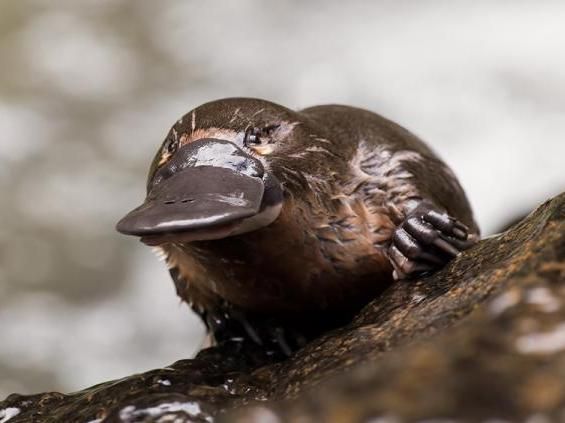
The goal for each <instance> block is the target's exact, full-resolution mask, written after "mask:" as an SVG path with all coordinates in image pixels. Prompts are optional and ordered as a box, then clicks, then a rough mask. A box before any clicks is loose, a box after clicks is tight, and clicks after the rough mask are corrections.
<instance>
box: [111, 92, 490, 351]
mask: <svg viewBox="0 0 565 423" xmlns="http://www.w3.org/2000/svg"><path fill="white" fill-rule="evenodd" d="M117 229H118V231H120V232H122V233H124V234H128V235H135V236H138V237H140V238H141V241H142V242H144V243H146V244H148V245H150V246H154V247H157V248H158V249H160V250H161V251H162V252H163V253H164V255H165V257H166V261H167V264H168V267H169V269H170V273H171V275H172V277H173V280H174V282H175V286H176V290H177V293H178V295H179V296H180V297H181V298H182V299H183V300H184V301H186V302H187V303H188V304H189V305H190V306H191V307H192V308H193V309H194V311H196V313H198V314H199V315H200V316H201V317H202V319H203V320H204V322H205V323H206V325H207V327H208V329H209V331H210V333H211V335H212V338H213V339H214V340H215V342H217V343H218V342H222V341H224V340H228V339H231V340H233V339H238V340H242V341H252V342H256V343H259V344H261V345H264V346H265V347H268V348H277V347H280V348H281V349H282V350H283V351H284V352H286V353H290V351H292V350H293V349H295V348H297V347H299V346H301V345H302V344H303V343H304V342H306V341H307V340H308V339H310V338H311V337H313V336H316V335H317V334H319V333H321V332H323V331H325V330H327V329H329V328H332V327H335V326H337V325H339V324H341V323H343V322H346V321H347V320H348V319H349V318H351V316H352V315H353V313H355V312H356V311H358V310H360V308H362V307H363V306H364V305H366V304H367V303H368V302H369V301H370V300H372V299H374V298H375V297H377V296H378V295H379V293H381V292H382V291H383V290H384V289H385V288H387V287H388V286H389V285H390V284H392V283H394V282H395V281H396V280H399V279H410V278H414V277H417V276H420V275H424V274H426V273H430V272H433V271H435V270H437V269H440V268H441V267H442V266H444V265H445V264H446V263H447V262H448V261H449V260H450V259H452V258H453V257H454V256H456V255H457V254H458V253H459V252H460V251H462V250H464V249H466V248H468V247H470V246H471V245H472V244H473V243H474V242H476V241H477V240H478V237H479V229H478V226H477V224H476V223H475V221H474V219H473V214H472V210H471V207H470V205H469V201H468V200H467V198H466V196H465V193H464V191H463V189H462V187H461V185H460V184H459V182H458V181H457V178H456V176H455V175H454V173H453V172H452V171H451V170H450V169H449V167H448V166H447V165H446V164H445V163H444V162H443V161H442V160H440V159H439V158H438V157H437V156H436V154H435V153H434V152H433V151H432V150H431V149H430V148H429V147H428V146H427V145H426V144H424V143H423V142H422V141H421V140H420V139H419V138H418V137H416V136H415V135H413V134H412V133H410V132H409V131H408V130H406V129H404V128H403V127H401V126H399V125H397V124H395V123H394V122H392V121H390V120H388V119H386V118H384V117H382V116H380V115H378V114H376V113H372V112H370V111H367V110H363V109H360V108H355V107H349V106H342V105H323V106H315V107H310V108H307V109H303V110H299V111H293V110H291V109H288V108H286V107H283V106H281V105H278V104H275V103H272V102H269V101H265V100H259V99H253V98H227V99H222V100H217V101H212V102H209V103H206V104H203V105H201V106H199V107H197V108H196V109H194V110H192V111H190V112H188V113H187V114H186V115H184V116H183V117H182V118H181V119H180V120H178V121H177V122H176V123H175V124H174V125H173V127H172V128H171V129H170V131H169V133H168V134H167V136H166V138H165V140H164V142H163V144H162V146H161V148H160V149H159V151H158V152H157V155H156V156H155V158H154V160H153V162H152V164H151V167H150V170H149V176H148V181H147V197H146V199H145V202H144V203H143V204H142V205H141V206H139V207H138V208H136V209H134V210H133V211H131V212H130V213H129V214H127V215H126V216H125V217H124V218H123V219H122V220H121V221H120V222H119V223H118V225H117Z"/></svg>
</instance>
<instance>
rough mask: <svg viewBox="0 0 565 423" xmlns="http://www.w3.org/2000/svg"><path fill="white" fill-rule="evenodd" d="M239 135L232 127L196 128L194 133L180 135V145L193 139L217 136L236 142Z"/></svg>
mask: <svg viewBox="0 0 565 423" xmlns="http://www.w3.org/2000/svg"><path fill="white" fill-rule="evenodd" d="M237 137H238V132H237V131H233V130H231V129H224V128H203V129H195V130H193V131H192V133H190V134H187V133H184V134H182V135H181V137H180V145H181V146H182V145H186V144H188V143H191V142H193V141H196V140H199V139H202V138H217V139H221V140H226V141H231V142H235V141H236V139H237Z"/></svg>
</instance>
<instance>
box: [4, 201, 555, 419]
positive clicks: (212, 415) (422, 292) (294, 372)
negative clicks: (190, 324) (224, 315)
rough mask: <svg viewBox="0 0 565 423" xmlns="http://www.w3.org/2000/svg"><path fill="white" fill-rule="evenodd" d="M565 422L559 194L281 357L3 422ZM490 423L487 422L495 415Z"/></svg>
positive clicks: (250, 354)
mask: <svg viewBox="0 0 565 423" xmlns="http://www.w3.org/2000/svg"><path fill="white" fill-rule="evenodd" d="M214 419H217V420H221V421H230V422H232V421H241V422H279V421H300V422H319V421H326V422H364V421H367V422H369V421H373V422H377V421H378V422H383V421H386V422H401V421H419V420H424V419H448V420H449V421H470V420H471V421H478V420H489V419H499V420H501V419H505V420H512V421H514V420H520V421H524V420H528V421H535V422H545V421H559V420H565V194H561V195H560V196H558V197H556V198H555V199H553V200H551V201H548V202H547V203H545V204H543V205H542V206H540V207H539V208H538V209H537V210H536V211H535V212H534V213H532V214H531V215H530V216H528V217H527V218H526V219H524V220H523V221H522V222H521V223H519V224H518V225H516V226H514V227H513V228H512V229H510V230H509V231H507V232H505V233H503V234H501V235H498V236H495V237H491V238H489V239H485V240H483V241H481V242H480V243H479V244H478V245H476V246H475V247H473V248H472V249H470V250H468V251H467V252H465V253H464V254H462V255H460V256H459V257H458V258H457V259H456V260H454V261H453V262H452V263H450V265H449V266H447V267H446V268H445V269H443V270H442V271H440V272H438V273H436V274H434V275H433V276H431V277H428V278H425V279H422V280H418V281H412V282H405V283H398V284H396V285H394V286H393V287H391V288H390V289H389V290H388V291H386V292H385V293H384V294H383V295H382V296H381V297H379V298H377V299H375V300H374V301H373V302H372V303H371V304H369V305H368V306H367V307H366V308H365V309H363V310H362V311H361V312H360V313H359V315H358V316H357V317H356V319H355V320H354V321H353V322H352V323H351V324H350V325H348V326H347V327H344V328H341V329H339V330H336V331H334V332H331V333H328V334H327V335H325V336H323V337H321V338H319V339H317V340H315V341H313V342H312V343H310V344H309V345H307V346H306V347H305V348H304V349H302V350H301V351H299V352H297V353H296V354H295V355H294V356H293V357H291V358H289V359H287V360H284V361H280V360H279V359H278V358H277V357H273V356H266V355H264V354H262V353H261V351H258V350H256V349H255V348H254V347H253V346H251V345H238V344H235V343H234V344H224V345H221V346H218V347H215V348H210V349H207V350H204V351H202V352H201V353H200V354H199V355H198V356H197V357H196V358H195V359H193V360H182V361H179V362H177V363H175V364H173V365H172V366H170V367H166V368H163V369H158V370H153V371H149V372H147V373H144V374H140V375H133V376H130V377H128V378H125V379H122V380H118V381H112V382H106V383H103V384H100V385H96V386H93V387H91V388H88V389H85V390H83V391H79V392H75V393H71V394H60V393H44V394H38V395H31V396H21V395H16V394H13V395H11V396H9V397H8V398H7V399H6V400H4V401H3V402H0V422H2V423H5V422H8V421H9V422H10V423H12V422H14V423H15V422H29V421H33V422H42V421H46V422H49V421H65V422H74V421H80V422H83V421H84V422H89V421H90V422H91V423H92V422H93V421H94V422H120V421H125V422H149V421H157V422H170V421H175V422H199V421H203V422H205V421H212V420H214ZM491 421H492V420H491Z"/></svg>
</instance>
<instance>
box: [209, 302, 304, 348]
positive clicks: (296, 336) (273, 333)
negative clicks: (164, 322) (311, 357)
mask: <svg viewBox="0 0 565 423" xmlns="http://www.w3.org/2000/svg"><path fill="white" fill-rule="evenodd" d="M202 318H203V319H204V321H205V323H206V326H207V327H208V330H209V331H210V333H211V335H212V337H213V339H214V341H215V342H216V343H217V344H220V343H222V342H225V341H238V342H253V343H254V344H256V345H258V346H259V347H260V348H262V349H263V350H264V351H265V353H267V354H282V355H283V356H287V357H288V356H290V355H291V354H292V353H293V352H294V351H296V350H297V349H299V348H301V347H302V346H304V345H305V344H306V342H307V340H308V339H307V336H305V335H304V334H302V333H300V332H299V331H298V330H297V329H296V328H294V327H292V326H287V325H282V324H281V323H280V322H277V321H276V320H274V319H270V318H265V317H264V316H258V315H254V314H249V313H246V312H244V311H242V310H239V309H238V308H237V307H235V306H233V305H231V304H227V303H226V304H225V305H224V306H222V307H220V308H217V309H215V310H208V311H206V312H205V313H204V315H203V316H202Z"/></svg>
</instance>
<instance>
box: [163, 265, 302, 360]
mask: <svg viewBox="0 0 565 423" xmlns="http://www.w3.org/2000/svg"><path fill="white" fill-rule="evenodd" d="M169 273H170V274H171V277H172V279H173V281H174V283H175V287H176V290H177V294H178V295H179V296H180V297H181V298H183V299H186V298H191V297H192V298H193V299H194V298H195V297H194V295H190V294H189V293H187V292H185V290H186V287H187V286H189V285H188V284H187V283H186V281H184V280H183V278H182V277H181V275H180V272H179V271H178V269H177V268H176V267H172V268H170V269H169ZM208 300H209V301H210V302H209V303H208V305H207V306H206V307H202V306H199V305H197V304H195V303H192V302H190V303H189V305H190V307H191V308H192V310H193V311H194V312H195V313H196V314H197V315H198V316H200V318H201V319H202V321H203V322H204V324H205V325H206V329H207V330H208V332H209V334H210V335H211V336H212V339H213V340H214V343H215V344H221V343H222V342H225V341H238V342H253V343H255V344H257V345H260V346H261V347H262V349H263V350H264V351H265V352H266V353H267V354H270V355H271V354H282V355H283V356H290V355H291V354H292V352H293V351H296V350H297V349H299V348H301V347H303V346H304V345H306V342H307V340H308V339H309V338H311V336H310V335H311V334H310V335H306V334H303V333H302V332H301V331H300V330H298V326H297V325H293V324H288V323H286V324H284V325H283V324H281V322H280V321H277V320H276V319H275V318H272V317H265V316H263V315H258V314H253V313H248V312H245V311H243V310H241V309H240V308H238V307H237V306H235V305H233V304H231V303H229V302H228V301H225V300H221V299H219V298H217V299H215V300H211V299H210V298H209V299H208Z"/></svg>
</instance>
